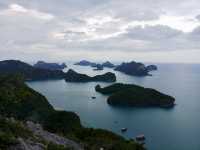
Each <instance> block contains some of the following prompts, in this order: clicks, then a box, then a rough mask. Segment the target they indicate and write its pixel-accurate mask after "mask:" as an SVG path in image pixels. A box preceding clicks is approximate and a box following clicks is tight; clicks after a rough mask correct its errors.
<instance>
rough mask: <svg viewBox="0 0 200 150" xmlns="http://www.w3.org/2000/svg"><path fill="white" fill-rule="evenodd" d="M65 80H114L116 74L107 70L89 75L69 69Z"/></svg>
mask: <svg viewBox="0 0 200 150" xmlns="http://www.w3.org/2000/svg"><path fill="white" fill-rule="evenodd" d="M65 80H66V81H67V82H90V81H102V82H115V81H116V76H115V74H114V73H111V72H108V73H105V74H103V75H96V76H94V77H90V76H88V75H86V74H80V73H77V72H75V71H74V70H72V69H70V70H69V71H68V72H67V73H66V75H65Z"/></svg>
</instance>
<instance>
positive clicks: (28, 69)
mask: <svg viewBox="0 0 200 150" xmlns="http://www.w3.org/2000/svg"><path fill="white" fill-rule="evenodd" d="M0 73H6V74H21V75H22V76H24V78H25V80H27V81H33V80H47V79H63V78H64V76H65V73H64V72H63V71H61V70H48V69H41V68H36V67H33V66H31V65H29V64H27V63H25V62H22V61H19V60H4V61H0Z"/></svg>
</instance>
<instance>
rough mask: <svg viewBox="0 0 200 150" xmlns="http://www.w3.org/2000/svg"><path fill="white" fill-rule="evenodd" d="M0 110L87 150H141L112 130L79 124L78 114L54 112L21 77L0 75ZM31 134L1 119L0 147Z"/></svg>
mask: <svg viewBox="0 0 200 150" xmlns="http://www.w3.org/2000/svg"><path fill="white" fill-rule="evenodd" d="M0 113H1V114H2V116H3V117H4V118H6V117H14V118H16V119H18V120H21V121H26V120H31V121H34V122H38V123H40V124H42V125H43V127H44V128H45V129H46V130H48V131H50V132H53V133H58V134H61V135H63V136H66V137H71V138H72V139H74V140H76V141H78V142H80V143H82V144H83V146H84V147H85V149H86V150H96V149H99V148H101V147H103V148H105V149H106V150H109V149H110V150H111V149H112V150H143V147H142V146H140V145H138V144H136V143H135V142H134V141H127V140H125V139H124V138H122V137H120V136H118V135H115V134H114V133H111V132H108V131H105V130H99V129H88V128H84V127H82V126H81V123H80V119H79V117H78V116H77V115H76V114H75V113H73V112H66V111H56V110H54V109H53V107H52V106H51V105H50V104H49V103H48V101H47V100H46V98H45V97H44V96H42V95H41V94H39V93H38V92H36V91H34V90H32V89H30V88H29V87H28V86H26V84H25V83H24V80H23V78H22V77H21V76H19V75H15V76H10V75H1V76H0ZM31 136H32V135H31V133H30V132H29V131H27V130H26V129H24V128H22V126H21V125H19V124H9V123H7V122H5V121H4V120H0V149H6V147H8V146H10V145H14V144H15V142H16V138H17V137H31ZM52 148H53V149H54V150H68V149H70V148H66V147H62V146H59V145H53V146H52V144H51V145H49V146H47V149H48V150H51V149H52Z"/></svg>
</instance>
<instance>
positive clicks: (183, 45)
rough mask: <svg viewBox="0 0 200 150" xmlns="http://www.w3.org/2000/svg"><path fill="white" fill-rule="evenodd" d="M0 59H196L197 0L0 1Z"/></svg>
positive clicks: (199, 50)
mask: <svg viewBox="0 0 200 150" xmlns="http://www.w3.org/2000/svg"><path fill="white" fill-rule="evenodd" d="M0 26H1V28H0V32H1V36H0V53H1V55H0V60H4V59H20V60H24V61H27V62H32V61H37V60H46V61H57V62H58V61H67V60H81V59H89V60H97V61H102V60H110V61H130V60H136V61H141V62H167V63H170V62H176V63H200V42H199V40H200V1H199V0H190V1H188V0H176V1H173V0H167V1H161V0H149V1H145V0H101V1H99V0H60V1H59V2H58V1H55V0H42V1H40V0H6V1H5V0H0Z"/></svg>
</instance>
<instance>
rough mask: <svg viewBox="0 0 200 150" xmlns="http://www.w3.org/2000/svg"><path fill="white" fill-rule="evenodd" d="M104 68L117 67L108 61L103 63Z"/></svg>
mask: <svg viewBox="0 0 200 150" xmlns="http://www.w3.org/2000/svg"><path fill="white" fill-rule="evenodd" d="M102 66H103V67H107V68H114V67H115V65H114V64H112V63H111V62H109V61H106V62H104V63H102Z"/></svg>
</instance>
